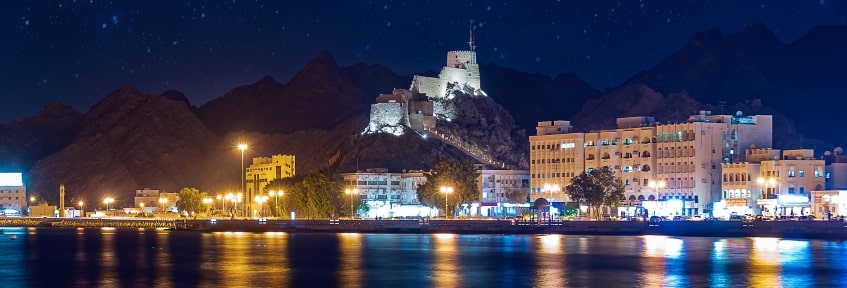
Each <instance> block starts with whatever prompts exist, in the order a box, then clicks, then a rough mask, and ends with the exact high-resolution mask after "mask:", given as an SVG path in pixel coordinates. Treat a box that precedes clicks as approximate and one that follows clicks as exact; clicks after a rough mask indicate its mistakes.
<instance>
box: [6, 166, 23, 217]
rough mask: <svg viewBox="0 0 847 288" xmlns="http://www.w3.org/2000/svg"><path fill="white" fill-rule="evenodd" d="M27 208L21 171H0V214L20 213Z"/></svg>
mask: <svg viewBox="0 0 847 288" xmlns="http://www.w3.org/2000/svg"><path fill="white" fill-rule="evenodd" d="M26 209H27V195H26V185H24V183H23V176H22V174H21V173H0V215H21V214H22V213H23V212H24V211H26Z"/></svg>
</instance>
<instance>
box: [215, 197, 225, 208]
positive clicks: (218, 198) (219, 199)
mask: <svg viewBox="0 0 847 288" xmlns="http://www.w3.org/2000/svg"><path fill="white" fill-rule="evenodd" d="M215 199H217V200H218V201H221V199H223V196H221V194H218V195H215ZM224 205H226V202H224ZM215 209H218V205H217V204H215ZM222 209H224V210H226V208H222Z"/></svg>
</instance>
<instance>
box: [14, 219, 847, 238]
mask: <svg viewBox="0 0 847 288" xmlns="http://www.w3.org/2000/svg"><path fill="white" fill-rule="evenodd" d="M0 226H5V227H58V228H96V227H115V228H145V229H146V228H151V229H152V228H156V229H171V230H182V231H201V232H239V231H240V232H257V233H261V232H297V233H423V234H431V233H457V234H566V235H667V236H703V237H782V238H806V239H843V240H847V224H845V223H842V222H840V221H755V222H742V221H666V222H658V223H649V222H637V221H558V222H537V221H533V222H530V221H509V220H501V221H497V220H426V221H424V220H327V219H323V220H270V219H269V220H257V219H248V220H220V219H216V220H211V219H196V220H195V219H191V220H187V219H162V220H147V219H143V220H136V219H85V218H82V219H79V218H77V219H56V218H48V219H36V218H5V219H0Z"/></svg>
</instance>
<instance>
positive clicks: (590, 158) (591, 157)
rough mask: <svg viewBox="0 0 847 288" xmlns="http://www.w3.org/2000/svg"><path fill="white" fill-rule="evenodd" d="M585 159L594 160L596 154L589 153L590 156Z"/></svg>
mask: <svg viewBox="0 0 847 288" xmlns="http://www.w3.org/2000/svg"><path fill="white" fill-rule="evenodd" d="M585 160H594V154H588V157H586V158H585Z"/></svg>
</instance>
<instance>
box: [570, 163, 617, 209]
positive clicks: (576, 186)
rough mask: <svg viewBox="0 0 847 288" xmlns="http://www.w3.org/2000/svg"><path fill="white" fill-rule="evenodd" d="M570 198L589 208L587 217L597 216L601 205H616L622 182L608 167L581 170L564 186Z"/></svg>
mask: <svg viewBox="0 0 847 288" xmlns="http://www.w3.org/2000/svg"><path fill="white" fill-rule="evenodd" d="M565 191H566V192H567V193H568V196H570V198H571V199H573V200H574V201H575V202H577V203H581V204H582V203H584V204H586V205H587V206H588V208H589V217H592V218H599V217H600V209H599V208H601V207H603V206H609V207H616V206H617V204H618V203H619V202H618V201H619V200H620V199H621V198H622V197H623V191H624V187H623V183H622V182H621V180H620V179H619V178H617V177H615V173H614V171H612V170H611V169H609V167H603V168H602V169H599V170H592V171H589V172H582V173H580V174H579V175H577V176H576V177H574V178H573V179H572V180H571V184H569V185H568V186H567V187H565Z"/></svg>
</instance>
